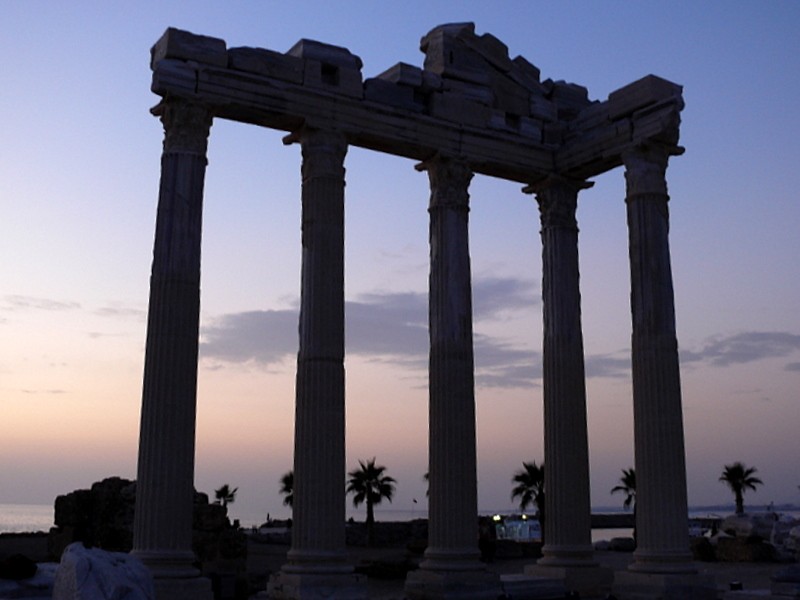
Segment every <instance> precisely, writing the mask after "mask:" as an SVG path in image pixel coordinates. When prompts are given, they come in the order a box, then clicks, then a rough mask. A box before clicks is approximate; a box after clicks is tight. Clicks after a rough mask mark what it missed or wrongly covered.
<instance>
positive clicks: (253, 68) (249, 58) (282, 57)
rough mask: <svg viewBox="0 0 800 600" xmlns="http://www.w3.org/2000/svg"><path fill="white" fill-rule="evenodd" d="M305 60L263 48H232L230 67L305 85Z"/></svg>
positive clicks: (229, 60) (229, 59)
mask: <svg viewBox="0 0 800 600" xmlns="http://www.w3.org/2000/svg"><path fill="white" fill-rule="evenodd" d="M303 66H304V65H303V59H301V58H297V57H296V56H290V55H288V54H281V53H279V52H273V51H272V50H264V49H263V48H231V49H230V50H228V67H230V68H231V69H236V70H237V71H246V72H248V73H257V74H259V75H264V76H266V77H274V78H275V79H280V80H281V81H288V82H290V83H297V84H302V83H303Z"/></svg>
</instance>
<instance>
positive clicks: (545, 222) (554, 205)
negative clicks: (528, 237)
mask: <svg viewBox="0 0 800 600" xmlns="http://www.w3.org/2000/svg"><path fill="white" fill-rule="evenodd" d="M593 185H594V183H592V182H590V181H579V180H575V179H568V178H566V177H559V176H557V175H553V176H551V177H548V178H547V179H544V180H542V181H540V182H538V183H536V184H532V185H529V186H527V187H525V188H524V189H523V192H525V193H534V194H536V202H537V203H538V204H539V215H540V217H541V221H542V229H547V228H551V227H558V228H561V229H574V230H576V231H577V229H578V222H577V220H576V219H575V211H576V210H577V207H578V192H580V191H581V190H585V189H589V188H590V187H592V186H593Z"/></svg>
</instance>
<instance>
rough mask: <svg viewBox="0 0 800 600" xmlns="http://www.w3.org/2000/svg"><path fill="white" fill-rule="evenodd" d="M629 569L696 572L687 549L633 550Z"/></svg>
mask: <svg viewBox="0 0 800 600" xmlns="http://www.w3.org/2000/svg"><path fill="white" fill-rule="evenodd" d="M628 570H629V571H634V572H636V573H652V574H663V575H691V574H694V573H697V567H695V565H694V562H692V555H691V553H690V552H687V551H671V552H670V551H666V552H665V551H653V550H635V551H634V553H633V562H632V563H631V564H630V565H628Z"/></svg>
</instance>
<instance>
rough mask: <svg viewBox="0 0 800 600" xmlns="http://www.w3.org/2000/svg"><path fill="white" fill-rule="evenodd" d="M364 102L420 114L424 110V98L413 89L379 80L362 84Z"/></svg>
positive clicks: (370, 80)
mask: <svg viewBox="0 0 800 600" xmlns="http://www.w3.org/2000/svg"><path fill="white" fill-rule="evenodd" d="M364 100H369V101H371V102H379V103H380V104H386V105H389V106H395V107H397V108H401V109H404V110H410V111H413V112H416V113H421V112H423V111H424V110H425V108H426V106H425V102H424V96H422V94H421V93H420V94H417V93H416V90H415V89H414V88H413V87H409V86H406V85H399V84H396V83H392V82H391V81H385V80H383V79H379V78H373V79H367V80H366V81H365V82H364Z"/></svg>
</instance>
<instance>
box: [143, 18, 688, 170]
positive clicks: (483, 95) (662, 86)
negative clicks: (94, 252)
mask: <svg viewBox="0 0 800 600" xmlns="http://www.w3.org/2000/svg"><path fill="white" fill-rule="evenodd" d="M176 31H177V30H176ZM170 33H172V32H171V31H170ZM183 33H184V34H186V40H187V41H185V42H181V43H178V42H174V43H173V42H170V40H169V39H168V40H166V42H170V43H166V42H164V43H162V46H163V47H164V48H165V50H164V51H162V52H160V54H159V56H163V57H164V58H163V59H161V60H160V61H158V62H157V63H154V65H153V69H154V74H153V91H154V92H155V93H157V94H162V95H165V96H166V95H170V96H173V95H179V96H181V95H182V96H187V97H192V98H201V99H202V100H203V102H205V103H208V105H209V106H213V110H214V114H215V116H217V117H222V118H230V119H234V120H240V121H244V122H253V123H257V124H259V125H261V126H266V127H274V128H277V129H283V130H287V131H292V130H294V129H296V128H297V127H299V126H301V125H302V124H303V123H306V124H312V125H313V126H315V127H325V126H332V127H334V128H335V129H337V130H338V131H342V132H343V133H344V134H345V135H346V136H347V138H348V142H349V143H351V144H353V145H357V146H362V147H365V148H370V149H374V150H379V151H384V152H390V153H393V154H397V155H400V156H405V157H407V158H411V159H413V160H425V159H426V158H428V157H430V156H432V155H433V154H435V153H437V152H443V153H446V154H449V155H457V156H463V157H464V158H465V159H466V160H467V161H468V162H469V163H470V164H472V165H473V167H474V168H475V171H476V172H480V173H485V174H487V175H491V176H497V177H504V178H508V179H513V180H515V181H520V182H522V183H526V184H527V183H531V182H534V181H536V180H538V179H541V178H543V177H544V176H545V175H546V174H547V173H548V172H550V171H552V170H553V169H558V171H559V172H560V173H561V174H562V175H564V176H567V177H569V178H573V179H586V178H590V177H593V176H595V175H597V174H599V173H602V172H604V171H606V170H608V169H611V168H614V167H617V166H619V165H620V164H622V160H621V154H622V152H624V151H625V149H627V148H629V147H630V146H631V144H636V143H641V142H643V141H647V140H654V141H658V142H661V143H666V144H667V145H675V144H677V140H678V127H679V123H680V120H679V117H678V115H679V113H680V110H681V109H682V107H683V101H682V99H681V97H680V92H681V87H680V86H678V85H676V84H672V83H670V82H668V81H666V80H663V79H660V78H658V77H654V76H648V77H645V78H643V79H642V80H640V81H638V82H635V83H634V84H631V85H630V86H625V87H624V88H622V89H620V90H617V91H616V92H613V93H612V94H611V96H610V98H609V100H608V101H606V102H602V103H600V102H594V103H592V102H589V100H588V97H587V93H586V90H585V88H582V87H581V86H576V85H574V84H568V83H565V82H558V83H555V82H553V81H551V80H546V81H544V82H541V81H540V80H539V78H540V72H539V69H538V68H537V67H535V66H534V65H532V64H531V63H530V62H528V61H527V60H525V59H524V58H523V57H519V56H518V57H516V58H514V59H513V60H510V61H508V58H507V49H506V48H505V46H504V45H503V44H502V42H499V41H498V40H496V38H494V37H493V36H490V35H488V34H485V35H482V36H477V35H475V27H474V25H473V24H472V23H455V24H449V25H442V26H440V27H437V28H434V29H433V30H432V31H431V32H429V34H427V35H426V36H425V37H423V38H422V42H421V44H422V48H423V51H425V52H426V58H425V66H426V68H425V69H419V68H418V67H414V66H412V65H408V64H406V63H398V64H397V65H394V66H393V67H390V68H389V69H387V70H386V71H384V72H383V73H381V74H380V75H379V76H378V77H377V78H375V79H378V80H382V79H386V80H388V81H389V82H391V83H396V84H397V85H398V90H397V95H395V94H394V92H395V90H394V89H393V88H390V87H389V86H386V85H384V84H382V83H377V82H371V83H367V84H364V83H362V78H361V74H360V68H361V60H360V59H359V58H358V57H357V56H355V55H353V54H351V53H350V51H349V50H347V49H345V48H341V47H338V46H331V45H328V44H322V43H320V42H314V41H311V40H301V41H300V42H298V44H296V45H295V47H293V48H292V50H290V52H289V53H288V54H286V55H282V54H278V53H276V52H272V51H269V50H261V49H257V48H234V49H230V50H228V51H227V54H228V55H229V59H228V63H227V64H228V67H227V68H219V67H217V66H212V64H210V63H213V62H214V61H212V60H206V61H205V62H203V61H198V60H196V59H194V58H180V57H182V56H184V55H185V56H187V57H188V56H190V55H191V52H190V51H189V49H191V47H192V42H193V41H196V40H195V38H198V39H199V38H202V36H193V34H189V33H187V32H183ZM176 36H177V34H175V36H172V37H175V39H176V40H179V39H180V38H178V37H176ZM212 39H213V38H212ZM200 46H201V47H203V44H200ZM173 49H174V50H173ZM167 50H169V51H167ZM218 50H219V48H218ZM450 50H452V51H453V62H452V64H451V63H450V62H449V59H450V55H449V51H450ZM281 57H282V58H283V60H284V61H286V62H282V61H281ZM298 60H301V61H303V63H302V64H303V66H302V79H301V80H299V81H298V77H299V76H300V75H299V73H298V68H299V67H298V66H297V65H298V64H299V63H297V62H296V61H298ZM420 76H421V80H422V81H421V83H420ZM447 80H449V81H450V82H451V83H450V84H448V85H447V87H448V89H447V90H446V91H447V92H456V88H457V86H458V83H453V82H459V83H461V84H464V85H472V86H476V87H462V88H458V89H459V91H463V92H464V95H465V98H464V99H459V98H453V97H442V96H436V95H435V94H432V93H433V92H439V91H443V86H444V85H445V84H444V82H445V81H447ZM368 81H370V80H368ZM276 83H278V85H276ZM284 84H287V85H284ZM401 87H409V88H411V89H413V90H414V91H413V92H412V93H411V95H409V92H408V91H403V92H400V91H399V88H401ZM481 88H484V89H483V90H481ZM486 88H488V90H489V91H488V93H487V92H486ZM478 90H480V91H478ZM330 94H334V95H336V96H337V97H335V98H334V97H332V96H330ZM432 95H433V96H435V97H431V96H432ZM490 96H491V99H490ZM526 98H527V101H526V100H525V99H526ZM345 99H346V100H347V101H344V100H345ZM362 99H365V100H367V101H368V102H367V103H364V104H363V105H362V104H361V103H360V101H361V100H362ZM462 100H466V103H465V102H463V101H462ZM487 103H488V105H489V107H490V108H492V109H494V110H500V111H505V112H506V113H508V118H500V117H499V116H492V114H491V113H489V112H487V111H486V110H484V109H483V108H481V107H479V106H476V104H477V105H480V104H487ZM376 104H378V105H379V106H380V107H381V109H382V110H378V111H376ZM610 107H613V110H610ZM431 117H432V118H431ZM516 118H519V127H516V126H515V125H516V122H515V119H516ZM523 118H532V119H535V120H536V121H541V122H545V123H556V122H558V121H559V119H561V120H562V121H563V122H562V123H558V124H557V125H554V126H550V127H548V128H547V129H546V131H544V132H543V133H542V134H541V135H540V134H539V132H538V131H536V129H537V127H536V126H535V125H534V127H533V128H531V127H529V126H528V125H529V124H528V123H526V122H525V121H524V120H523ZM566 125H568V127H567V128H566V129H565V126H566ZM464 126H468V127H469V128H477V129H464ZM487 126H488V127H491V128H492V129H491V130H492V131H494V132H496V135H495V137H492V136H486V135H481V134H480V131H479V128H483V127H487ZM498 134H499V135H500V136H501V137H498V136H497V135H498ZM502 136H508V137H502ZM679 153H680V152H679V151H678V150H676V151H675V152H674V154H679Z"/></svg>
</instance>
